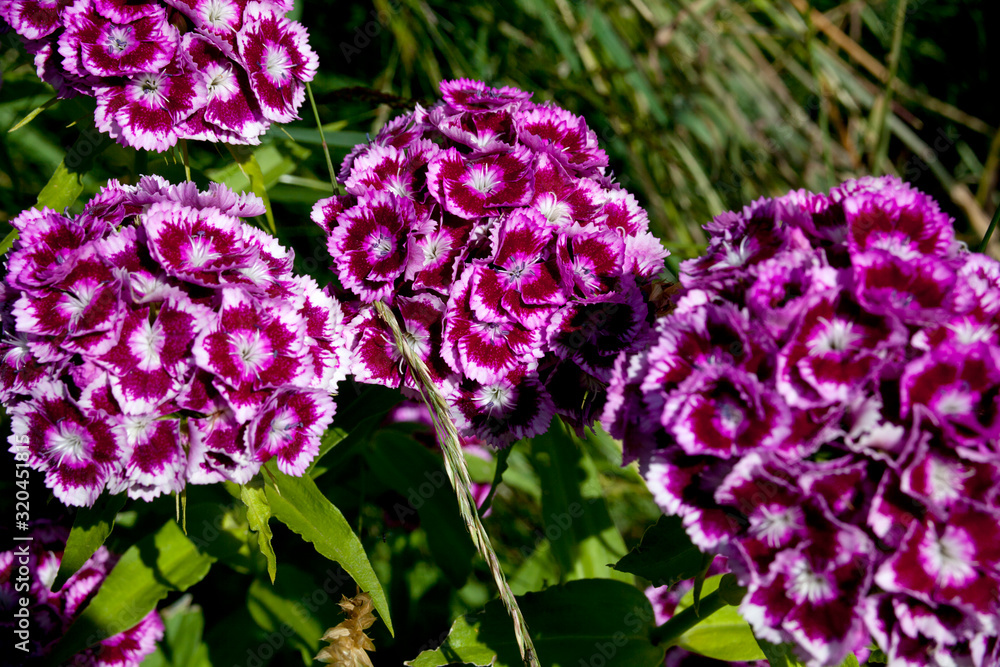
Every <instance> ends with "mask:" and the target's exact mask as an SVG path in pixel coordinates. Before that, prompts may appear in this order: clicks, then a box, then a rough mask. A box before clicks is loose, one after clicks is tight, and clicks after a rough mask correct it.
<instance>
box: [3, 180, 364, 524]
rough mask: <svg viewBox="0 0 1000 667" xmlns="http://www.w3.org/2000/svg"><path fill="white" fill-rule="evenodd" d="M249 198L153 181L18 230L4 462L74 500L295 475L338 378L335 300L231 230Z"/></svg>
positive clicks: (7, 287) (260, 244) (282, 254)
mask: <svg viewBox="0 0 1000 667" xmlns="http://www.w3.org/2000/svg"><path fill="white" fill-rule="evenodd" d="M263 212H264V207H263V205H262V203H261V201H260V200H259V199H258V198H256V197H255V196H253V195H236V194H234V193H233V192H232V191H230V190H229V189H228V188H226V187H225V186H221V185H217V184H213V185H212V186H211V187H210V189H209V190H208V191H207V192H199V191H198V189H197V188H196V186H195V185H194V184H193V183H184V184H182V185H178V186H174V185H170V184H168V183H167V182H166V181H164V180H163V179H160V178H158V177H149V176H147V177H145V178H143V179H142V180H141V181H140V182H139V184H138V185H136V186H122V185H119V184H118V183H116V182H114V181H112V182H111V183H110V184H109V185H108V186H107V187H106V188H105V189H104V190H102V191H101V192H100V193H99V194H98V195H97V196H95V197H94V198H93V199H91V200H90V201H89V202H88V203H87V205H86V207H85V208H84V210H83V213H82V214H80V215H78V216H66V215H63V214H60V213H56V212H54V211H51V210H49V209H43V210H41V211H36V210H34V209H32V210H28V211H25V212H24V213H22V214H21V215H20V216H18V217H17V218H16V219H15V220H14V221H13V223H12V224H13V225H14V227H15V228H16V229H17V230H18V231H19V233H20V238H19V239H18V241H17V242H16V243H15V245H14V248H13V251H12V252H11V253H10V255H9V258H8V260H7V274H6V277H5V280H4V283H3V293H2V295H0V296H2V298H0V314H2V318H3V334H4V338H3V341H2V342H0V400H2V401H3V403H4V404H5V405H7V406H8V412H9V413H10V414H11V417H12V422H13V435H12V436H11V438H10V442H11V445H12V450H11V451H14V450H15V449H17V448H18V447H19V446H20V445H18V444H16V443H18V442H25V441H26V442H27V450H28V453H29V456H28V463H29V464H30V465H31V466H32V467H33V468H35V469H37V470H40V471H42V472H44V473H45V482H46V484H47V485H48V486H49V487H50V488H51V489H52V490H53V491H54V493H55V495H56V497H58V498H59V499H60V500H61V501H62V502H63V503H65V504H67V505H91V504H93V502H94V501H95V500H96V499H97V497H98V496H99V495H100V493H101V491H102V490H103V489H105V488H106V489H108V490H109V491H110V492H111V493H119V492H121V491H126V490H127V491H128V494H129V496H131V497H139V498H145V499H149V498H152V497H155V496H157V495H159V494H161V493H171V492H176V491H180V490H181V489H182V488H184V485H185V484H186V483H192V484H211V483H215V482H219V481H222V480H225V479H228V480H231V481H233V482H236V483H244V482H246V481H248V480H249V479H250V477H252V476H253V475H254V474H255V473H256V472H257V471H258V469H259V468H260V465H261V463H262V462H264V461H267V460H268V459H270V458H272V457H274V458H275V459H276V462H277V465H278V467H279V468H280V469H281V470H282V471H283V472H286V473H288V474H293V475H299V474H302V472H303V471H304V470H305V468H306V466H307V465H308V463H309V462H310V461H311V460H312V458H313V457H314V456H315V455H316V453H317V451H318V448H319V438H320V436H321V435H322V433H323V431H324V430H325V429H326V427H327V426H329V425H330V423H331V422H332V420H333V414H334V408H335V406H334V402H333V399H332V398H331V397H330V393H331V392H333V391H335V389H336V385H337V382H338V381H339V380H340V379H342V378H343V377H344V375H345V373H346V369H347V366H348V364H347V360H346V347H347V345H348V343H349V341H348V339H347V336H348V334H347V333H346V329H345V327H344V325H343V313H342V312H341V309H340V305H339V304H338V303H337V301H336V300H335V299H333V298H332V297H331V296H329V294H328V293H327V292H326V291H325V290H321V289H320V288H319V287H318V286H317V285H316V283H315V281H313V280H312V279H311V278H308V277H303V276H297V275H295V274H293V273H292V260H293V256H292V253H291V252H289V251H288V250H286V249H285V248H283V247H282V246H281V245H279V244H278V242H277V241H276V240H275V239H274V238H273V237H271V236H269V235H268V234H266V233H264V232H262V231H260V230H259V229H256V228H254V227H251V226H250V225H248V224H246V223H245V222H243V221H242V220H240V217H247V216H255V215H261V214H263Z"/></svg>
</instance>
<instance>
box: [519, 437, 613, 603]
mask: <svg viewBox="0 0 1000 667" xmlns="http://www.w3.org/2000/svg"><path fill="white" fill-rule="evenodd" d="M531 458H532V463H533V464H534V467H535V470H537V471H538V476H539V478H540V480H541V489H542V515H543V519H544V521H545V535H546V537H547V538H548V540H549V542H550V543H551V544H552V554H553V555H554V556H555V557H556V560H557V561H558V562H559V564H560V567H561V568H562V581H571V580H573V579H589V578H594V577H600V578H610V579H618V580H619V581H626V582H629V583H631V582H632V577H631V576H629V575H628V574H626V573H624V572H617V571H615V570H614V569H612V567H611V566H610V565H609V563H615V562H617V561H618V560H619V559H620V558H621V557H622V556H624V555H625V542H624V540H623V539H622V536H621V533H619V532H618V529H617V528H616V527H615V525H614V522H612V521H611V516H610V515H609V514H608V508H607V505H606V504H605V502H604V492H603V490H602V489H601V482H600V479H599V476H598V473H597V469H596V468H595V467H594V462H593V461H592V460H591V458H590V456H589V455H588V454H587V452H586V451H585V450H584V448H583V447H581V446H580V444H579V443H577V442H576V441H575V440H574V439H573V438H572V437H571V436H570V434H569V433H568V432H567V429H566V427H565V426H564V425H563V424H562V422H561V421H558V420H554V421H553V423H552V425H550V426H549V430H548V431H547V432H546V433H544V434H542V435H540V436H537V437H535V438H533V439H532V441H531Z"/></svg>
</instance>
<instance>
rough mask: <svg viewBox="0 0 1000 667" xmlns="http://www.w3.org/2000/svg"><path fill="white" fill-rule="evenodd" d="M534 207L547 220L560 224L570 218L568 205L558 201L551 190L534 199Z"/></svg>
mask: <svg viewBox="0 0 1000 667" xmlns="http://www.w3.org/2000/svg"><path fill="white" fill-rule="evenodd" d="M535 208H536V209H538V212H539V213H541V214H542V215H544V216H545V219H546V220H548V221H549V222H553V223H556V224H562V223H564V222H568V221H569V219H570V215H569V206H567V205H566V204H565V203H563V202H561V201H559V199H558V198H557V197H556V196H555V194H554V193H552V192H547V193H545V194H544V195H542V196H540V197H539V198H538V200H537V201H535Z"/></svg>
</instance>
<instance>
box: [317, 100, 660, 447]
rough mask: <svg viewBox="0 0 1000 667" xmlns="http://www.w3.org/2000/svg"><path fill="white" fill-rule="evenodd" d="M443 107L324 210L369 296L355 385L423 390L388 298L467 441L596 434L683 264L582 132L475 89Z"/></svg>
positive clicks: (388, 140) (392, 134) (535, 108)
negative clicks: (664, 277) (629, 354)
mask: <svg viewBox="0 0 1000 667" xmlns="http://www.w3.org/2000/svg"><path fill="white" fill-rule="evenodd" d="M441 91H442V95H443V97H444V100H443V101H442V102H440V103H438V104H437V105H435V106H434V107H432V108H430V109H424V108H422V107H418V108H417V109H416V110H415V111H414V112H413V113H410V114H408V115H405V116H402V117H400V118H397V119H395V120H393V121H392V122H391V123H390V124H389V125H387V126H386V127H385V128H383V130H382V131H381V132H380V133H379V134H378V136H377V137H376V138H375V140H374V141H372V142H371V143H369V144H366V145H360V146H358V147H356V148H355V149H354V150H353V151H352V152H351V153H350V154H349V155H348V157H347V158H346V159H345V161H344V164H343V166H342V168H341V171H340V180H341V182H342V183H343V184H344V186H345V188H346V190H347V194H346V195H343V196H338V197H332V198H330V199H325V200H322V201H320V202H319V203H317V205H316V207H315V209H314V211H313V219H314V220H315V221H316V222H317V223H318V224H319V225H320V226H321V227H323V228H324V229H325V230H326V231H327V233H328V235H329V251H330V254H331V255H332V256H333V257H334V258H335V265H334V267H333V269H334V271H335V273H336V275H337V277H338V278H339V280H340V284H341V286H342V287H343V288H344V289H345V290H346V291H348V292H349V293H351V294H353V297H354V299H353V304H352V306H351V307H352V309H353V310H355V311H356V312H357V314H356V316H355V319H354V322H355V324H356V325H357V330H358V336H357V341H356V347H355V355H356V362H355V366H354V373H355V375H356V376H357V377H358V379H359V380H361V381H363V382H372V383H378V384H384V385H387V386H390V387H399V386H403V387H404V388H406V389H410V390H412V389H414V387H415V385H414V384H413V379H412V378H411V377H410V376H409V374H408V373H405V374H404V373H403V372H401V364H400V357H399V354H398V353H397V352H396V351H395V346H394V345H393V343H392V338H391V336H390V335H389V332H388V329H387V328H386V327H385V326H384V325H383V324H382V323H381V322H380V320H379V319H378V317H377V315H376V313H375V311H374V309H373V308H372V307H371V306H369V305H368V304H371V303H372V302H374V301H377V300H382V301H384V302H386V303H388V304H390V305H392V306H393V307H394V310H395V312H396V314H397V317H398V318H399V321H400V324H401V327H402V330H403V332H404V334H405V335H406V336H407V338H408V339H409V343H410V345H411V347H412V348H413V349H414V351H415V352H416V353H417V354H418V355H419V356H420V357H421V358H422V359H423V360H424V362H425V363H426V364H427V366H428V368H429V370H430V372H431V374H432V376H433V379H434V380H435V381H436V382H437V383H438V384H439V386H440V387H441V389H442V391H443V393H445V395H446V396H447V399H448V400H449V402H450V405H451V406H452V408H453V412H454V415H455V418H456V422H457V424H458V426H459V428H460V429H461V430H462V432H463V435H466V436H470V437H477V438H480V439H482V440H485V441H487V442H489V443H490V444H493V445H507V444H510V443H511V442H513V441H515V440H518V439H519V438H523V437H529V436H531V435H533V434H537V433H541V432H543V431H544V430H545V429H546V428H547V427H548V425H549V422H550V420H551V419H552V416H553V415H554V414H559V415H562V416H563V417H564V418H566V419H567V420H568V421H569V422H571V423H573V424H575V425H577V426H578V427H582V426H583V425H586V424H589V423H592V421H593V419H594V417H595V416H596V415H597V414H599V413H600V409H601V406H602V404H603V400H604V399H603V396H604V389H605V386H606V383H607V381H608V380H609V379H610V374H611V369H612V366H613V364H614V360H615V358H616V356H617V355H618V353H619V352H621V351H622V350H631V349H632V347H633V345H634V342H635V341H636V340H638V339H640V338H642V336H643V334H644V333H645V332H646V330H647V329H648V328H649V323H648V321H649V320H650V318H651V312H650V307H649V306H648V304H647V298H646V293H648V291H649V289H650V287H651V283H652V280H653V278H654V277H655V276H656V275H657V274H658V273H659V272H660V271H661V270H662V266H663V258H664V257H665V256H666V254H667V253H666V251H664V250H663V248H662V247H661V245H660V244H659V242H658V241H657V240H656V238H655V237H654V236H653V235H652V234H651V233H650V232H649V229H648V227H649V220H648V218H647V216H646V214H645V212H644V211H643V210H642V209H641V208H640V207H639V205H638V203H637V202H636V200H635V198H634V197H633V196H632V195H630V194H629V193H628V192H626V191H625V190H622V189H621V188H620V187H619V186H618V185H617V184H614V183H613V182H612V180H611V179H610V178H608V177H607V176H605V168H606V166H607V163H608V158H607V155H605V153H604V152H603V151H602V150H601V149H600V148H599V147H598V144H597V137H596V135H595V134H594V132H593V131H591V130H590V129H589V128H588V127H587V125H586V123H585V122H584V120H583V119H582V118H580V117H578V116H575V115H573V114H571V113H569V112H568V111H565V110H563V109H560V108H558V107H556V106H552V105H545V104H534V103H532V102H531V101H530V99H529V98H530V96H531V95H530V93H526V92H523V91H520V90H516V89H513V88H500V89H497V88H491V87H488V86H486V85H485V84H483V83H480V82H477V81H468V80H458V81H449V82H444V83H442V85H441ZM344 298H345V304H346V301H347V298H346V297H344Z"/></svg>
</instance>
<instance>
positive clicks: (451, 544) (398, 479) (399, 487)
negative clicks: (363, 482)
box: [365, 430, 476, 588]
mask: <svg viewBox="0 0 1000 667" xmlns="http://www.w3.org/2000/svg"><path fill="white" fill-rule="evenodd" d="M365 458H366V460H367V461H368V465H369V467H370V468H371V470H372V472H373V473H374V474H375V476H376V477H378V478H379V480H380V481H381V482H382V483H383V484H385V485H386V486H388V487H389V488H390V489H392V490H393V491H395V492H396V493H398V494H399V495H401V496H403V498H405V499H406V502H402V501H401V502H399V503H397V504H396V506H395V507H394V508H393V509H392V510H390V512H395V514H396V516H395V517H394V518H397V519H399V520H402V519H404V518H405V517H406V514H411V513H412V511H413V509H415V510H416V511H417V513H418V514H419V515H420V523H421V525H422V526H423V527H424V529H425V530H426V531H427V546H428V547H429V548H430V551H431V553H432V554H433V556H434V560H435V561H436V562H437V563H438V565H440V566H441V570H442V571H444V573H445V575H447V576H448V578H449V580H450V581H451V583H452V584H453V585H454V586H455V588H461V587H462V585H463V584H465V581H466V580H467V579H468V578H469V573H470V572H472V561H473V559H474V558H475V556H476V547H475V545H474V544H473V543H472V539H471V538H470V537H469V533H468V530H467V529H466V527H465V523H463V521H462V516H461V514H460V513H459V511H458V499H457V498H456V497H455V491H454V490H453V489H452V486H451V483H450V482H449V481H448V475H447V474H446V473H445V471H444V459H443V458H442V457H441V456H440V455H438V454H435V453H434V452H432V451H430V450H429V449H427V448H426V447H424V446H423V445H421V444H420V443H419V442H417V441H416V440H414V439H413V438H411V437H410V436H408V435H405V434H404V433H400V432H399V431H388V430H387V431H380V432H379V433H378V434H377V435H376V436H375V441H374V446H373V447H367V448H365ZM411 507H412V509H411Z"/></svg>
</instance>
